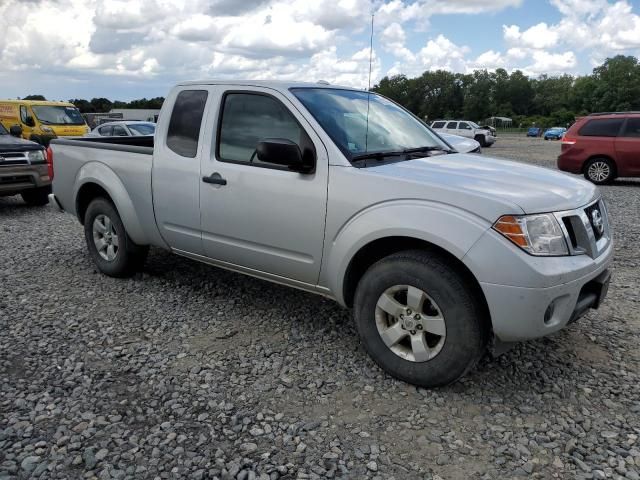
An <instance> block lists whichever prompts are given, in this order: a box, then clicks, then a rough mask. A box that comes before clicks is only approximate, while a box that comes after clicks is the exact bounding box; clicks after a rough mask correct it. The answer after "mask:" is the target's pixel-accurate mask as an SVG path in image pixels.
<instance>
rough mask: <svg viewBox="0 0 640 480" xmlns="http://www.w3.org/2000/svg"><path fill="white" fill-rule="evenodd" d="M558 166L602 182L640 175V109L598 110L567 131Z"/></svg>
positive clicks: (599, 182)
mask: <svg viewBox="0 0 640 480" xmlns="http://www.w3.org/2000/svg"><path fill="white" fill-rule="evenodd" d="M558 168H559V169H560V170H564V171H565V172H571V173H582V174H584V176H585V177H586V178H587V180H591V181H592V182H593V183H596V184H598V185H602V184H605V183H609V182H612V181H613V180H614V179H615V178H617V177H640V112H615V113H594V114H592V115H589V116H588V117H582V118H581V119H579V120H578V121H577V122H576V123H574V124H573V125H572V126H571V128H569V130H568V131H567V133H566V134H565V136H564V138H563V140H562V152H561V153H560V156H559V157H558Z"/></svg>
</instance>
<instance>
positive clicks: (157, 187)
mask: <svg viewBox="0 0 640 480" xmlns="http://www.w3.org/2000/svg"><path fill="white" fill-rule="evenodd" d="M208 97H209V92H208V91H207V90H206V89H203V88H195V87H194V88H189V87H181V88H178V89H174V90H173V91H172V92H171V94H170V95H169V97H168V98H167V100H166V102H168V103H167V104H168V105H173V109H172V111H170V112H166V115H167V116H168V117H169V118H168V119H165V120H164V121H163V122H161V123H160V124H159V125H158V129H157V130H156V136H155V138H156V140H155V144H154V150H153V170H152V188H153V206H154V211H155V216H156V223H157V224H158V228H159V230H160V234H161V235H162V237H163V238H164V240H165V241H166V242H167V243H168V244H169V246H171V247H172V248H176V249H178V250H181V251H184V252H189V253H194V254H198V255H201V254H202V238H201V235H200V184H201V183H202V182H201V175H200V156H201V152H202V151H203V142H202V136H203V135H204V128H201V124H202V120H203V118H205V115H204V114H205V109H206V105H207V100H208Z"/></svg>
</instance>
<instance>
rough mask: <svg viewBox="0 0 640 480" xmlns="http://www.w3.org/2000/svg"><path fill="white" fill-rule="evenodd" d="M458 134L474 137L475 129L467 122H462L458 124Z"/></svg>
mask: <svg viewBox="0 0 640 480" xmlns="http://www.w3.org/2000/svg"><path fill="white" fill-rule="evenodd" d="M456 135H460V136H462V137H468V138H473V129H472V128H471V125H469V124H468V123H467V122H460V123H459V124H458V133H457V134H456Z"/></svg>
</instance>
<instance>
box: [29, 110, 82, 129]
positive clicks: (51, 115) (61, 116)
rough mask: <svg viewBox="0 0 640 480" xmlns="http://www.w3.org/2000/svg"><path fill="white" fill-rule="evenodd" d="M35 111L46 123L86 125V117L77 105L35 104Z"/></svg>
mask: <svg viewBox="0 0 640 480" xmlns="http://www.w3.org/2000/svg"><path fill="white" fill-rule="evenodd" d="M32 108H33V113H34V114H35V116H36V117H38V120H40V122H42V123H44V124H45V125H84V118H82V115H81V114H80V111H79V110H78V109H77V108H76V107H66V106H64V105H34V106H33V107H32Z"/></svg>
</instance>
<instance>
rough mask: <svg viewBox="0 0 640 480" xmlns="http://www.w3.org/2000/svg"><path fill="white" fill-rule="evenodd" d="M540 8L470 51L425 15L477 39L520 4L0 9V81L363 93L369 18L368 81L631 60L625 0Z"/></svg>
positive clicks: (63, 4) (636, 21)
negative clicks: (259, 85)
mask: <svg viewBox="0 0 640 480" xmlns="http://www.w3.org/2000/svg"><path fill="white" fill-rule="evenodd" d="M549 1H550V3H551V4H552V5H553V6H554V7H555V8H556V9H557V10H558V12H559V13H560V15H561V18H560V20H558V21H557V22H555V23H549V22H547V23H544V22H543V23H540V22H532V24H529V25H522V24H520V25H517V24H514V25H511V24H509V25H505V26H504V27H503V32H502V34H503V38H504V42H503V43H502V44H501V43H499V42H494V43H492V44H491V45H490V46H491V49H485V51H481V50H477V49H476V45H475V43H476V42H474V44H473V45H472V44H471V43H470V44H469V45H464V44H463V42H460V41H457V40H455V38H459V37H454V36H449V35H448V34H438V35H436V34H430V33H429V28H430V26H429V25H430V22H431V21H433V20H432V19H433V17H434V16H435V15H439V16H440V17H438V21H442V25H445V26H446V25H447V17H444V16H445V15H479V16H478V17H477V18H478V22H477V25H478V32H480V33H479V34H478V35H479V36H482V35H484V33H483V32H484V29H486V28H489V27H488V25H491V23H490V22H485V21H484V20H487V19H490V16H489V14H491V13H493V12H498V11H504V10H505V9H509V8H518V7H520V6H522V5H524V2H523V0H493V1H489V2H486V1H485V2H482V1H477V0H448V1H443V0H319V1H309V0H182V1H180V2H178V1H176V0H29V1H25V0H0V65H2V68H0V77H2V79H3V80H2V82H3V87H5V89H6V88H8V87H11V88H12V89H13V90H12V91H13V92H15V93H14V95H17V94H26V93H31V92H22V89H24V88H27V87H25V86H24V85H23V84H28V85H36V88H38V87H37V85H40V84H47V85H54V86H56V85H58V86H65V87H67V86H69V84H70V83H71V82H73V83H74V84H78V85H79V84H82V85H89V86H90V85H94V90H95V95H99V96H104V95H107V96H108V95H110V93H109V92H104V91H102V90H101V89H103V88H105V87H104V86H105V85H107V88H109V89H111V91H120V90H119V89H120V88H122V89H125V88H129V89H130V91H133V89H134V86H135V88H136V89H137V90H136V91H137V92H139V93H136V94H135V95H138V96H149V95H150V94H148V92H147V88H148V87H149V85H158V86H159V87H158V88H159V89H161V90H160V91H159V92H158V93H157V94H161V92H162V91H166V89H167V88H168V87H169V85H170V84H171V83H173V82H175V81H176V80H178V79H190V78H201V77H207V76H208V77H211V76H213V77H217V76H222V77H234V76H235V77H247V78H258V77H262V78H284V79H298V80H311V81H315V80H318V79H326V80H329V81H330V82H332V83H343V84H346V85H353V86H358V87H365V86H366V85H367V80H368V78H367V77H368V71H369V68H368V65H369V49H368V45H369V35H368V34H369V27H370V23H369V22H370V20H371V17H370V15H371V14H372V13H375V33H376V36H375V41H374V64H373V67H374V68H373V81H374V82H375V81H377V80H379V78H380V75H383V74H387V73H389V74H393V73H404V74H407V75H409V76H412V75H419V74H421V73H422V72H423V71H425V70H427V69H438V68H441V69H446V70H450V71H455V72H470V71H472V70H473V69H475V68H486V69H489V70H494V69H496V68H505V69H507V70H509V71H512V70H514V69H517V68H519V69H522V70H523V71H525V72H527V73H529V74H532V75H538V74H540V73H563V72H569V73H577V72H578V71H581V70H580V69H584V68H585V67H586V66H587V65H586V61H588V59H591V60H592V61H594V62H595V61H597V62H601V61H602V60H603V59H604V58H605V57H606V56H610V55H611V54H615V53H631V54H635V55H638V54H639V53H640V16H639V15H638V9H637V8H636V7H634V6H633V4H632V3H631V2H630V0H549ZM523 8H526V7H523ZM634 8H635V11H634ZM480 15H483V16H480ZM445 31H446V30H445ZM457 33H458V32H456V34H457ZM480 40H482V39H479V41H478V42H477V43H478V44H483V43H484V42H482V41H480ZM469 42H471V40H469ZM579 59H581V60H582V63H581V62H579ZM111 76H112V77H115V78H110V77H111ZM45 77H46V81H45V80H44V78H45ZM68 88H69V90H67V91H70V92H71V93H70V94H69V95H71V96H77V92H76V91H75V90H73V89H72V87H68ZM87 88H90V87H87ZM19 92H22V93H19ZM45 93H46V92H45Z"/></svg>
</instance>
